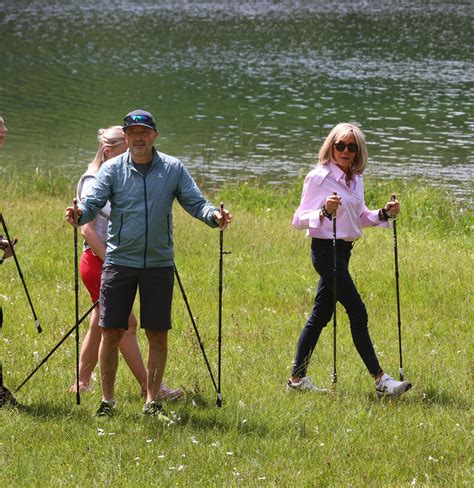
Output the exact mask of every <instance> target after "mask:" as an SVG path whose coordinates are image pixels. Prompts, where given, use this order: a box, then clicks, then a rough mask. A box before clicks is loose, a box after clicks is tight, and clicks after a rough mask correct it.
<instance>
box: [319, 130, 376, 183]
mask: <svg viewBox="0 0 474 488" xmlns="http://www.w3.org/2000/svg"><path fill="white" fill-rule="evenodd" d="M349 134H352V135H353V136H354V139H355V141H356V144H357V146H358V148H359V149H358V150H357V154H356V155H355V158H354V162H353V163H352V168H351V172H352V173H357V174H359V175H361V174H362V173H363V172H364V170H365V168H366V167H367V162H368V159H369V153H368V151H367V145H366V143H365V136H364V134H363V133H362V131H361V130H360V129H359V127H357V126H356V125H355V124H349V123H341V124H337V125H336V126H335V127H334V128H333V129H332V130H331V132H330V133H329V134H328V136H327V137H326V140H325V141H324V143H323V145H322V146H321V149H320V150H319V153H318V159H319V164H323V165H324V164H328V163H329V162H330V161H332V160H333V159H334V158H333V156H332V154H333V146H334V143H335V142H337V141H339V140H340V139H344V138H345V137H346V136H348V135H349Z"/></svg>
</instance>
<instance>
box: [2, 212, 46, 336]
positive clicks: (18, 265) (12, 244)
mask: <svg viewBox="0 0 474 488" xmlns="http://www.w3.org/2000/svg"><path fill="white" fill-rule="evenodd" d="M0 220H1V221H2V226H3V230H4V231H5V235H6V236H7V240H8V244H9V246H10V249H11V251H12V256H13V259H14V261H15V264H16V268H17V270H18V275H19V276H20V280H21V282H22V284H23V288H24V289H25V293H26V297H27V298H28V302H29V304H30V308H31V311H32V313H33V317H34V319H35V325H36V328H37V329H38V332H43V329H42V328H41V324H40V321H39V320H38V317H37V316H36V312H35V309H34V307H33V303H32V301H31V298H30V294H29V293H28V288H27V287H26V283H25V279H24V278H23V273H22V272H21V268H20V263H19V262H18V258H17V257H16V252H15V244H14V243H13V242H12V240H11V239H10V235H9V233H8V229H7V224H6V223H5V219H4V218H3V215H2V214H1V213H0Z"/></svg>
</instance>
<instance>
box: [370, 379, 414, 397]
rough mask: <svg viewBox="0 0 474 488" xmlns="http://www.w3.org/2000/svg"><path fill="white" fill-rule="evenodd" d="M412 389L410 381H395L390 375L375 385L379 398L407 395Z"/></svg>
mask: <svg viewBox="0 0 474 488" xmlns="http://www.w3.org/2000/svg"><path fill="white" fill-rule="evenodd" d="M410 388H411V383H409V382H408V381H397V380H394V379H393V378H392V377H391V376H389V375H388V374H384V375H383V376H382V378H380V380H379V381H378V382H377V383H375V392H376V393H377V396H378V398H382V397H383V396H387V397H397V396H400V395H401V394H403V393H405V392H406V391H408V390H409V389H410Z"/></svg>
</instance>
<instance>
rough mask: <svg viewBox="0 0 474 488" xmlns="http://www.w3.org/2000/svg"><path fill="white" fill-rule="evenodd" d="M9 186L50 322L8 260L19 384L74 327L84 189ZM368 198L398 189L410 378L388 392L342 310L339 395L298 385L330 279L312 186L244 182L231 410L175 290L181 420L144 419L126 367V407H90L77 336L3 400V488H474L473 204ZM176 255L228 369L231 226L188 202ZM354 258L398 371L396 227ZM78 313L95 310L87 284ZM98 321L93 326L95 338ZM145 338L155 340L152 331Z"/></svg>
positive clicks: (9, 365) (406, 195) (236, 251)
mask: <svg viewBox="0 0 474 488" xmlns="http://www.w3.org/2000/svg"><path fill="white" fill-rule="evenodd" d="M40 183H41V181H40V182H39V183H38V182H35V180H32V181H31V182H25V181H11V180H10V181H7V180H2V183H1V184H2V193H3V194H4V195H5V194H8V195H11V194H14V195H15V198H14V199H8V200H6V199H2V201H3V206H2V208H1V211H2V212H3V215H4V217H5V220H6V222H7V224H8V226H9V231H10V234H12V237H13V236H18V238H19V240H20V241H19V244H18V247H17V253H18V259H19V261H20V265H21V267H22V271H23V275H24V278H25V280H26V282H27V285H28V289H29V291H30V294H31V297H32V300H33V303H34V305H35V308H36V311H37V314H38V316H39V318H40V320H41V324H42V326H43V329H44V332H43V334H37V332H36V328H35V325H34V321H33V318H32V315H31V312H30V309H29V306H28V302H27V300H26V297H25V294H24V292H23V289H22V285H21V282H20V280H19V278H18V273H17V271H16V268H15V263H14V262H13V260H11V259H10V260H8V261H6V262H5V263H4V264H3V265H2V267H1V268H0V273H1V274H0V279H1V283H2V286H1V289H0V303H1V305H2V306H3V311H4V327H3V329H2V332H1V335H0V358H1V359H2V360H3V365H4V376H5V378H4V381H5V383H6V384H7V386H9V387H10V389H12V390H13V389H14V388H15V387H16V386H18V385H19V384H20V382H21V381H22V380H23V379H24V378H25V377H26V376H27V375H28V373H29V372H30V371H31V370H32V369H34V368H35V366H36V365H37V364H38V362H39V361H40V360H41V359H42V358H43V357H44V356H45V355H46V354H47V353H48V352H49V351H50V350H51V349H52V347H53V346H54V345H55V344H56V343H57V342H58V341H59V340H60V339H61V337H62V336H63V335H64V333H65V332H66V331H67V330H68V329H69V328H70V327H71V326H72V325H73V323H74V265H73V263H74V256H73V232H72V228H71V227H70V226H69V225H67V224H66V223H65V221H64V217H63V215H64V208H65V206H66V204H67V203H68V201H69V200H70V199H71V197H72V195H73V193H74V191H73V189H72V186H71V184H70V183H69V182H68V181H66V180H61V181H59V182H58V183H57V185H56V180H50V181H49V182H48V179H47V178H44V181H43V182H42V183H41V184H40ZM366 186H367V189H366V191H367V202H368V203H369V204H370V206H372V207H379V206H380V205H381V204H383V203H384V202H385V201H386V200H387V197H388V196H389V195H390V192H391V191H396V192H397V193H398V194H399V196H400V199H401V201H402V205H403V214H402V216H401V218H400V220H399V224H398V244H399V264H400V292H401V305H402V324H403V350H404V366H405V372H406V376H407V377H408V378H409V379H410V380H411V381H412V382H413V384H414V387H413V389H412V390H411V391H410V392H409V393H407V394H406V396H404V397H402V398H400V399H398V400H394V401H386V400H384V401H378V400H376V398H375V394H374V390H373V383H372V380H371V378H370V377H369V375H368V373H367V372H366V371H365V369H364V367H363V364H362V361H361V360H360V358H359V357H358V355H357V353H356V351H355V349H354V347H353V345H352V340H351V337H350V332H349V326H348V322H347V318H346V316H345V314H344V312H343V310H342V309H341V310H340V311H339V313H338V318H339V320H338V324H339V327H338V384H337V390H336V391H335V392H334V393H332V394H329V395H326V396H314V395H311V394H303V395H286V394H285V393H284V384H285V381H286V379H287V377H288V375H289V372H290V368H291V362H292V359H293V355H294V351H295V346H296V341H297V338H298V335H299V332H300V330H301V327H302V326H303V324H304V320H305V316H306V315H307V314H308V312H309V311H310V308H311V303H312V299H313V294H314V291H315V286H316V281H317V276H316V274H315V272H314V270H313V269H312V266H311V263H310V259H309V242H308V240H307V239H305V237H304V233H302V232H297V231H295V230H293V229H292V227H291V225H290V221H291V216H292V213H293V211H294V209H295V208H296V206H297V204H298V201H299V197H300V191H301V182H298V183H297V184H292V185H288V188H285V189H280V190H278V189H275V188H270V187H265V186H263V185H262V186H260V187H255V186H254V187H251V186H248V185H241V186H239V187H232V186H231V187H228V188H224V189H223V190H222V193H221V194H219V195H213V196H212V199H213V200H214V201H215V202H218V201H219V199H223V200H224V201H225V202H226V206H228V207H229V208H230V209H231V210H232V211H233V213H234V218H235V220H234V223H233V224H232V226H231V227H230V228H229V230H228V231H226V233H225V239H224V245H225V248H226V250H228V251H231V252H232V254H229V255H226V256H225V258H224V259H225V267H224V290H223V301H224V310H223V373H222V391H223V398H224V404H223V407H222V408H221V409H218V408H216V407H215V399H216V394H215V392H214V390H213V387H212V383H211V381H210V378H209V375H208V372H207V369H206V367H205V364H204V361H203V358H202V354H201V351H200V349H199V347H198V345H197V342H196V339H195V335H194V332H193V330H192V327H191V323H190V320H189V317H188V316H187V311H186V309H185V307H184V304H183V300H182V297H181V294H180V292H179V289H178V287H177V286H176V289H175V298H174V311H173V320H174V327H173V330H172V331H171V333H170V353H169V360H168V367H167V371H166V373H165V376H166V378H167V381H168V383H169V384H170V385H173V386H174V385H180V386H182V387H184V388H185V389H186V391H187V398H186V400H185V401H182V402H178V403H176V404H171V403H170V404H168V405H166V408H167V409H168V411H170V412H173V417H174V423H173V424H172V425H170V426H161V425H156V423H155V422H154V421H153V420H150V419H144V418H143V416H142V414H141V408H142V401H141V399H140V397H139V391H140V390H139V387H138V384H136V383H135V381H134V379H133V377H132V375H131V373H130V371H129V370H128V369H127V368H126V366H125V365H124V363H123V360H122V361H121V364H120V368H119V373H118V381H117V390H116V398H117V401H118V405H117V409H116V416H115V417H114V418H113V419H107V420H100V421H98V420H97V419H95V418H94V417H93V413H94V411H95V409H96V408H97V404H98V402H99V400H100V387H99V385H98V384H96V386H95V391H94V392H93V393H92V394H83V395H82V397H81V399H82V402H81V405H80V406H77V405H76V404H75V396H74V395H71V394H70V393H69V392H68V387H69V385H70V384H71V383H73V381H74V375H75V341H74V337H73V336H72V337H71V338H70V339H68V340H67V341H66V342H65V343H64V344H63V346H61V348H60V349H58V351H57V352H56V353H55V354H54V355H53V356H52V357H51V359H50V360H49V361H48V362H47V363H46V364H45V365H44V366H43V367H42V368H41V369H40V370H39V371H38V373H37V374H36V375H35V376H33V378H32V379H31V380H30V381H29V382H28V383H27V384H26V385H25V387H24V388H22V390H21V391H20V392H18V394H16V397H17V399H18V400H19V401H20V402H21V403H22V405H23V407H22V408H21V409H19V410H15V409H11V408H4V409H2V410H0V473H1V474H0V483H1V485H2V486H7V485H9V486H52V485H55V486H93V485H99V486H109V485H113V486H150V485H152V484H161V485H163V484H165V486H193V485H200V486H206V487H207V486H251V487H253V486H278V487H281V486H311V487H313V486H322V487H324V486H328V487H329V486H331V487H332V486H344V487H349V486H357V487H365V486H374V487H379V486H384V487H385V486H389V487H399V486H429V487H431V486H449V487H452V486H472V484H473V477H472V423H471V412H470V408H471V402H472V376H471V374H472V373H471V369H470V368H471V364H472V334H471V324H472V323H473V306H472V296H473V286H472V284H473V282H472V260H473V249H472V214H470V213H469V212H468V211H467V210H466V209H462V208H461V206H460V204H451V203H450V202H451V199H450V197H449V195H444V194H443V193H440V192H436V191H434V190H429V189H426V188H423V187H421V186H418V185H416V184H415V183H411V184H404V183H402V182H391V183H390V185H389V184H387V183H377V182H370V181H368V182H366ZM175 241H176V264H177V267H178V269H179V272H180V275H181V279H182V281H183V284H184V287H185V289H186V293H187V295H188V299H189V302H190V304H191V307H192V309H193V313H194V315H195V317H196V320H197V324H198V327H199V330H200V334H201V336H202V338H203V341H204V343H205V347H206V351H207V354H208V355H209V358H210V361H211V365H212V368H213V370H214V374H217V367H216V364H217V322H218V310H217V299H218V258H219V237H218V232H216V231H215V230H214V231H213V230H211V229H209V228H208V227H206V226H204V225H202V224H201V223H199V222H197V221H195V220H194V219H192V218H191V217H189V216H188V215H187V214H185V213H184V212H183V211H182V210H181V209H180V208H179V207H177V208H176V209H175ZM351 269H352V272H353V275H354V277H355V279H356V281H357V284H358V287H359V290H360V292H361V294H362V296H363V298H364V300H365V303H366V305H367V308H368V312H369V319H370V325H369V327H370V331H371V336H372V339H373V341H374V343H375V348H376V350H377V352H378V355H379V358H380V361H381V364H382V366H383V367H384V369H385V370H386V371H387V372H389V373H391V374H392V375H394V376H396V375H397V371H398V335H397V316H396V304H395V303H396V302H395V300H396V298H395V283H394V271H393V236H392V233H391V231H387V230H383V229H366V230H365V233H364V237H363V238H362V239H361V240H360V241H359V242H358V243H357V244H356V246H355V248H354V251H353V258H352V262H351ZM80 304H81V311H82V310H86V308H87V307H88V306H89V301H88V296H87V294H86V292H85V290H84V287H83V286H82V285H81V289H80ZM84 332H85V328H81V337H82V336H83V334H84ZM140 341H141V344H142V346H143V349H144V350H145V339H144V334H143V333H140ZM331 372H332V330H331V327H328V329H327V330H326V331H325V332H324V333H323V334H322V336H321V339H320V342H319V344H318V346H317V349H316V351H315V353H314V356H313V361H312V364H311V366H310V371H309V374H310V375H311V376H312V377H313V379H314V380H315V381H316V382H317V383H318V384H320V385H322V386H328V387H330V376H331Z"/></svg>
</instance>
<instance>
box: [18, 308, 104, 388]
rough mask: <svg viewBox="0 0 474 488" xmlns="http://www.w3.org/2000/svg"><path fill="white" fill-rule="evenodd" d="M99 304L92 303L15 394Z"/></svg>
mask: <svg viewBox="0 0 474 488" xmlns="http://www.w3.org/2000/svg"><path fill="white" fill-rule="evenodd" d="M98 304H99V300H97V301H96V302H94V303H93V304H92V306H91V307H90V308H89V310H87V312H86V313H85V314H84V315H83V316H82V317H81V318H80V319H79V320H78V321H77V322H76V323H75V324H74V325H73V326H72V327H71V329H69V331H68V332H66V334H65V335H64V337H63V338H62V339H61V340H60V341H59V342H58V343H57V344H56V345H55V346H54V348H53V349H52V350H51V351H50V352H49V353H48V355H47V356H46V357H45V358H44V359H43V360H42V361H41V363H40V364H38V366H36V368H35V369H34V370H33V371H32V372H31V373H30V374H29V375H28V376H27V377H26V379H25V380H24V381H23V382H22V383H21V385H20V386H19V387H18V388H17V389H16V390H15V393H16V392H18V391H19V390H20V389H21V388H22V387H23V386H24V385H25V384H26V382H27V381H28V380H29V379H30V378H31V377H32V376H33V375H34V374H35V373H36V372H37V371H38V370H39V369H40V368H41V366H43V364H44V363H45V362H46V361H47V360H48V359H49V358H50V357H51V356H52V355H53V354H54V353H55V352H56V350H57V349H58V348H59V346H60V345H61V344H62V343H63V342H64V341H65V340H66V339H67V338H68V337H69V336H70V335H71V334H72V333H73V332H74V331H75V330H76V328H77V327H78V326H79V325H81V324H82V322H84V320H85V319H86V318H87V317H88V316H89V314H90V313H91V312H92V310H94V308H95V307H96V306H97V305H98Z"/></svg>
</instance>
